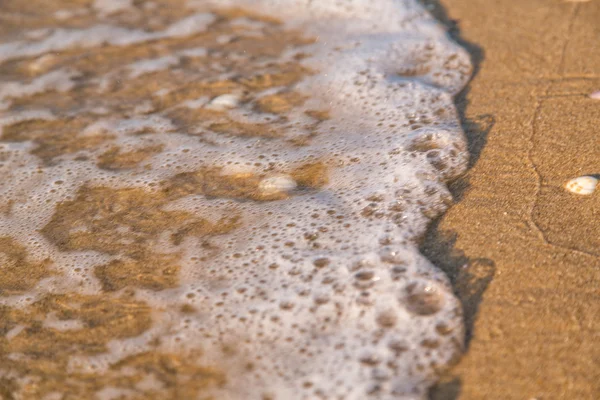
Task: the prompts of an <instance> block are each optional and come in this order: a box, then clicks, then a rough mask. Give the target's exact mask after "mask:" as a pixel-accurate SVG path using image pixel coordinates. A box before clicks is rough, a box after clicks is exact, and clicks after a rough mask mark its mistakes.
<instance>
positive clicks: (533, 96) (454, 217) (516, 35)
mask: <svg viewBox="0 0 600 400" xmlns="http://www.w3.org/2000/svg"><path fill="white" fill-rule="evenodd" d="M441 3H442V4H441V5H439V4H436V5H432V6H435V7H436V8H435V13H436V14H437V16H438V18H440V19H441V20H442V21H445V22H446V23H447V24H448V25H449V26H452V27H453V29H452V30H453V32H454V34H455V36H456V37H457V40H459V41H460V42H462V44H463V45H466V46H467V47H468V48H469V49H470V51H471V54H472V55H473V59H474V61H475V65H476V74H475V76H474V78H473V80H472V82H471V84H470V85H469V86H468V87H467V89H466V90H465V91H464V92H463V93H462V94H461V95H460V96H459V97H458V99H457V103H458V106H459V109H460V110H461V111H462V112H463V117H464V119H463V123H464V126H465V129H466V131H467V134H468V136H469V141H470V146H471V152H472V168H471V169H470V171H469V172H468V173H467V174H466V176H464V178H463V179H461V180H460V181H458V182H456V183H455V184H454V194H455V196H456V197H457V199H458V202H457V204H456V205H455V206H454V207H452V208H451V209H450V211H449V212H448V213H446V214H445V215H444V216H443V217H442V218H441V220H439V221H438V223H437V224H436V225H435V226H434V227H433V228H432V229H431V230H430V232H429V234H428V237H427V239H426V242H425V244H424V245H423V248H422V250H423V252H424V253H425V254H426V255H427V256H428V257H430V258H431V259H432V260H433V261H434V262H435V263H436V264H437V265H438V266H440V267H442V268H443V269H444V270H445V271H446V272H447V273H448V274H449V275H450V276H451V279H452V280H453V282H454V284H455V288H456V291H457V294H458V296H459V297H460V298H461V300H462V301H463V304H464V308H465V314H466V320H467V329H468V335H469V345H468V350H467V353H466V354H465V356H464V357H463V358H462V360H461V361H460V362H459V364H458V365H457V366H456V367H455V368H454V370H453V371H451V373H450V374H449V375H448V376H447V377H446V379H445V380H444V381H443V382H442V383H440V384H439V385H438V387H437V388H436V390H434V391H433V394H432V398H435V399H538V400H541V399H594V398H598V397H599V396H600V379H599V378H600V368H599V367H600V365H599V364H600V348H599V347H598V345H597V341H598V335H599V334H598V332H599V330H600V321H599V320H598V318H597V317H598V315H599V314H600V302H599V301H598V300H599V295H600V290H599V286H598V285H599V281H600V259H599V258H598V255H599V254H600V246H599V245H600V226H599V225H598V223H597V221H598V215H599V214H600V197H599V196H598V194H597V193H596V194H595V195H592V196H588V197H586V196H577V195H573V194H571V193H569V192H567V191H565V190H564V189H563V185H564V184H565V182H567V181H568V180H569V179H571V178H574V177H577V176H580V175H585V174H598V173H600V158H599V157H598V155H599V154H600V140H598V134H599V132H598V122H599V121H600V103H599V102H598V101H597V100H592V99H590V98H589V97H588V96H589V94H590V93H592V92H594V91H596V90H598V89H599V88H600V76H599V74H598V73H599V71H600V51H599V47H598V46H599V45H598V43H599V42H598V38H599V37H600V25H599V23H598V21H600V3H599V2H597V1H589V2H565V1H541V0H531V1H520V0H512V1H502V2H498V1H493V0H445V1H442V2H441Z"/></svg>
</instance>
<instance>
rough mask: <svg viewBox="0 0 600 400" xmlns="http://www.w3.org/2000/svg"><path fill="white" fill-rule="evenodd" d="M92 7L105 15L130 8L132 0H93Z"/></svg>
mask: <svg viewBox="0 0 600 400" xmlns="http://www.w3.org/2000/svg"><path fill="white" fill-rule="evenodd" d="M93 7H94V9H95V10H96V11H97V12H99V13H100V14H101V15H102V16H106V15H111V14H115V13H118V12H122V11H125V10H127V9H130V8H132V7H133V0H94V3H93Z"/></svg>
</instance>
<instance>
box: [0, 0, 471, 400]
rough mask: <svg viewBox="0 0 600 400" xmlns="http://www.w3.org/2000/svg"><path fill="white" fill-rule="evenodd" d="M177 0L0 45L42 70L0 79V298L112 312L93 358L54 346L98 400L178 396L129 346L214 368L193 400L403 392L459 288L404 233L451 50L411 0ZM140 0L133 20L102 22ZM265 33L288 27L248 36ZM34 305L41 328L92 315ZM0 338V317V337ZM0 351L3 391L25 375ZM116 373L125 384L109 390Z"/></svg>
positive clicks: (458, 52)
mask: <svg viewBox="0 0 600 400" xmlns="http://www.w3.org/2000/svg"><path fill="white" fill-rule="evenodd" d="M155 3H156V4H157V9H158V10H159V11H160V10H170V12H173V11H172V9H173V8H174V7H173V6H171V8H170V9H169V8H168V7H169V5H168V4H166V6H165V7H164V9H161V8H160V7H161V2H155ZM178 7H179V8H180V9H181V10H187V11H186V12H185V13H184V15H171V14H165V15H167V16H166V17H164V19H163V20H161V19H160V18H161V15H162V14H161V13H160V12H159V11H154V7H152V9H153V10H150V11H148V9H150V8H151V7H145V8H144V9H141V8H137V7H136V6H135V5H134V3H133V2H128V1H118V2H117V1H116V2H110V1H108V2H107V1H96V2H94V5H93V7H92V10H91V11H90V12H92V13H94V12H96V13H97V17H98V19H99V22H98V24H97V25H92V26H86V27H69V28H52V29H50V31H49V32H48V33H47V35H46V36H45V37H42V38H39V39H37V40H18V41H10V40H8V39H2V40H4V43H3V44H0V63H4V64H5V67H6V68H12V69H11V71H13V73H14V75H15V76H18V73H19V71H23V70H24V67H25V66H27V65H29V64H35V63H37V64H35V65H36V66H38V65H43V67H36V68H37V69H35V70H34V72H35V73H34V75H35V74H37V75H36V76H33V77H30V76H27V77H25V76H23V77H20V78H18V79H15V80H13V81H6V82H3V83H2V86H0V99H1V100H3V101H4V102H5V104H6V106H5V108H6V110H5V111H3V114H2V115H1V118H0V125H2V128H3V131H2V139H1V142H2V143H0V145H1V146H2V149H1V150H2V153H1V154H2V164H1V166H0V168H1V169H2V171H3V173H4V179H3V180H2V182H0V190H1V191H2V198H3V201H4V202H5V203H6V204H5V207H4V206H3V207H4V208H3V209H5V210H6V211H5V212H2V213H0V236H2V237H7V238H11V239H10V240H12V241H14V243H19V246H22V247H23V249H24V250H23V251H22V252H23V254H24V255H22V256H19V257H21V258H14V257H17V256H14V255H13V253H6V254H5V256H3V257H5V258H6V259H7V260H8V261H7V262H17V263H19V262H20V263H21V264H23V263H24V262H25V261H24V260H27V263H28V264H23V265H31V267H30V268H33V266H36V267H35V268H37V269H36V271H37V270H39V271H41V272H39V276H40V279H39V281H37V282H36V283H35V284H22V285H16V284H15V285H12V286H10V287H9V286H7V284H4V286H3V284H2V282H0V289H2V297H0V303H2V304H3V306H4V307H8V308H10V309H19V310H26V312H29V313H32V312H33V311H31V310H32V309H35V310H38V309H40V307H41V306H37V305H38V304H47V303H48V301H49V300H47V299H48V296H49V295H50V294H52V296H67V295H68V296H71V297H68V299H70V300H68V301H67V300H61V301H64V302H65V304H67V303H68V304H70V305H71V306H70V307H74V308H75V309H77V310H81V309H82V307H83V308H85V307H87V306H85V305H86V304H89V302H92V300H90V299H93V301H94V302H101V304H104V303H103V302H106V305H105V306H102V307H105V308H106V309H107V310H112V309H113V308H111V307H117V308H119V307H121V308H123V309H124V310H130V311H127V312H131V314H130V317H128V318H129V319H123V320H120V321H122V322H120V323H119V324H125V322H123V321H138V322H136V325H135V326H136V327H137V328H136V329H133V328H132V329H131V330H130V331H126V332H124V333H123V332H121V333H118V334H117V333H115V334H114V335H113V336H110V335H109V333H110V332H112V331H110V330H108V331H107V332H109V333H104V335H105V336H106V337H108V338H110V341H107V342H106V343H103V344H102V345H97V347H96V348H95V349H96V350H95V351H84V350H81V348H83V349H85V348H86V347H85V345H84V344H82V345H81V346H80V347H78V348H77V349H74V348H72V347H69V346H68V344H65V345H64V346H66V348H68V349H69V351H66V352H63V353H65V354H66V355H65V357H66V358H65V363H66V370H67V371H70V373H74V372H75V371H77V372H78V373H82V371H83V372H85V373H88V374H96V375H97V376H98V377H99V378H97V379H99V382H105V383H104V384H103V385H104V386H102V387H101V388H100V389H98V388H95V389H89V390H92V391H95V392H94V393H95V394H96V395H97V396H99V397H100V398H112V397H114V396H117V395H123V396H125V398H129V397H134V395H138V394H139V393H142V394H146V395H150V394H152V395H158V394H157V393H162V395H161V396H163V398H169V397H168V396H181V395H182V394H181V393H182V392H164V393H163V392H161V390H171V389H170V386H169V384H167V383H165V382H166V381H164V382H162V383H160V382H159V381H160V374H159V373H158V372H156V371H157V369H156V368H158V367H152V368H149V367H148V368H143V367H140V365H142V364H135V363H132V361H131V360H132V357H138V358H136V359H135V360H139V359H140V358H139V357H142V356H141V355H145V354H148V352H150V353H152V354H159V353H160V354H169V357H179V358H177V359H178V360H180V359H181V360H185V362H184V361H180V362H179V364H177V365H188V363H197V364H198V365H201V366H208V367H210V368H214V369H216V370H219V371H224V372H223V374H224V378H223V379H221V380H218V379H216V378H215V381H214V382H216V383H215V384H212V385H209V384H207V386H206V387H205V386H202V387H201V389H198V390H200V392H194V393H195V395H196V396H198V398H204V397H200V394H199V393H201V394H202V395H203V396H207V395H212V396H214V398H217V399H342V398H343V399H365V398H374V399H419V398H425V397H426V393H427V390H428V388H429V387H430V386H431V385H432V384H433V383H434V382H435V380H436V377H437V376H438V374H439V372H440V371H442V370H443V369H444V368H446V367H447V366H448V365H449V364H450V363H451V362H452V361H453V360H455V359H456V358H457V356H459V355H460V354H461V352H462V348H463V340H464V328H463V321H462V311H461V306H460V303H459V301H458V300H457V299H456V297H455V296H454V295H453V292H452V288H451V287H450V284H449V281H448V279H447V277H446V276H445V275H444V274H443V273H442V272H441V271H440V270H439V269H438V268H436V267H435V266H434V265H432V264H431V263H430V262H429V261H428V260H427V259H425V257H423V256H422V255H421V254H420V253H419V250H418V243H419V239H420V238H421V237H422V236H423V234H424V233H425V230H426V228H427V226H428V224H429V223H430V221H431V220H432V219H434V218H436V217H437V216H439V215H440V214H441V213H443V212H444V211H445V210H446V209H447V208H448V207H449V206H450V205H451V204H452V201H453V200H452V196H451V194H450V192H449V190H448V188H447V186H446V185H447V183H448V182H449V181H451V180H453V179H455V178H457V177H458V176H460V174H462V173H463V172H464V171H465V169H466V167H467V162H468V151H467V147H466V141H465V137H464V135H463V132H462V130H461V127H460V122H459V120H458V116H457V113H456V110H455V108H454V104H453V96H454V95H456V94H457V93H458V92H459V91H460V90H461V89H462V88H463V87H464V86H465V84H466V83H467V81H468V80H469V78H470V74H471V63H470V60H469V56H468V54H467V53H466V51H465V50H464V49H462V48H461V47H459V46H458V45H457V44H456V43H454V42H453V41H452V40H451V39H450V38H449V37H448V35H447V33H446V32H445V30H444V28H443V27H442V26H441V25H440V24H439V23H438V22H436V21H435V20H434V18H433V17H432V16H431V15H430V14H428V13H427V12H426V10H424V9H423V7H422V6H421V5H419V4H418V3H417V2H416V1H413V0H377V1H373V0H345V1H341V0H319V1H311V0H289V1H281V0H215V1H213V2H210V1H189V2H187V4H186V5H185V6H184V5H183V4H181V5H179V6H178ZM186 7H187V8H186ZM232 7H235V8H241V9H242V10H246V11H239V10H237V11H226V12H225V11H223V10H231V8H232ZM67 11H68V10H67ZM164 12H165V13H167V12H168V11H164ZM143 13H150V14H152V17H153V18H155V20H152V21H150V22H152V23H155V27H131V22H127V23H128V24H129V25H127V26H120V25H119V24H120V23H121V22H122V21H136V20H137V21H139V20H142V19H143V18H140V15H146V14H143ZM240 13H241V14H243V15H242V16H240V15H239V14H240ZM63 14H64V13H63ZM261 15H262V16H266V17H265V18H263V17H261ZM273 17H275V18H277V19H278V20H279V21H275V20H273V19H272V18H273ZM111 18H114V20H111ZM119 18H122V19H119ZM123 18H129V19H126V20H125V19H123ZM148 18H150V15H149V16H148ZM177 18H178V19H177ZM289 32H294V35H300V36H302V37H303V38H305V39H297V40H295V41H291V40H290V41H289V42H286V41H285V40H283V42H282V43H281V44H277V43H276V44H274V45H272V47H271V48H270V49H271V50H265V49H263V48H260V46H256V47H253V46H254V45H253V43H257V42H256V41H264V42H260V43H264V44H263V46H267V45H269V43H271V42H269V40H271V41H276V40H277V38H276V37H275V36H274V35H281V37H282V38H283V37H284V36H283V35H287V34H290V33H289ZM211 35H213V36H214V37H213V36H211ZM225 36H226V37H227V38H228V40H227V41H224V40H222V38H223V37H225ZM294 37H296V36H294ZM239 43H246V45H245V46H246V47H244V46H242V45H240V44H239ZM136 46H137V47H136ZM278 46H279V47H278ZM121 47H122V48H124V50H123V51H122V53H117V54H119V55H118V56H117V57H113V58H111V57H112V56H111V53H109V51H113V50H112V49H116V48H121ZM265 48H266V47H265ZM198 49H201V51H198ZM273 49H276V50H273ZM115 51H116V50H115ZM50 52H59V53H58V54H57V57H58V59H57V60H56V61H54V60H51V61H49V62H46V63H43V64H40V63H39V60H40V58H41V57H44V56H45V54H47V53H50ZM60 52H64V53H65V54H64V55H63V54H61V53H60ZM69 52H71V53H69ZM77 52H88V53H77ZM127 53H129V54H127ZM81 54H86V57H88V56H89V55H90V54H91V56H92V57H96V54H98V55H97V57H98V58H97V60H99V61H98V62H96V63H95V64H94V65H89V64H86V62H85V60H84V58H85V57H82V56H81ZM120 57H121V58H120ZM61 60H62V61H61ZM69 60H71V61H69ZM94 60H95V59H94ZM0 66H2V64H0ZM249 66H252V68H254V69H255V70H249V69H248V68H249ZM67 67H68V69H66V68H67ZM30 71H31V70H30ZM98 71H100V72H98ZM30 73H31V72H30ZM138 81H139V82H142V83H141V84H139V85H138V86H135V85H136V82H138ZM199 83H200V84H199ZM194 85H195V86H194ZM52 93H54V94H52ZM53 95H54V96H59V97H55V98H53V97H52V96H53ZM24 106H27V107H28V108H29V109H30V110H31V111H24V110H23V109H22V108H23V107H24ZM34 110H35V111H34ZM7 240H8V239H7ZM7 243H8V242H7ZM10 243H13V242H10ZM0 244H1V243H0ZM15 246H16V245H15ZM19 248H20V247H19ZM0 250H2V247H0ZM2 251H4V250H2ZM19 254H21V253H19ZM25 254H26V255H25ZM11 257H13V258H11ZM13 259H14V260H17V261H14V260H13ZM3 260H4V259H3ZM11 260H13V261H11ZM19 260H21V261H19ZM44 260H48V261H47V263H46V264H43V262H45V261H44ZM11 265H12V264H11ZM19 265H20V264H19ZM22 273H23V274H26V273H27V272H25V271H23V272H22ZM6 279H7V278H6ZM73 293H76V294H77V296H84V297H77V298H76V299H78V300H74V299H75V298H74V297H72V296H75V295H74V294H73ZM95 296H96V297H95ZM98 296H100V297H98ZM60 298H61V299H63V297H60ZM82 299H86V300H85V301H84V300H82ZM98 299H102V300H98ZM44 301H45V302H44ZM86 301H87V303H86ZM120 302H124V303H123V304H125V305H121V306H120V305H119V304H121V303H120ZM52 304H54V303H52ZM73 304H76V305H73ZM94 304H95V303H94ZM140 304H144V306H143V307H149V310H151V311H143V310H146V309H145V308H143V307H142V306H141V305H140ZM36 307H37V308H36ZM140 307H142V308H140ZM51 310H54V311H52V312H49V311H46V313H47V314H45V317H44V318H45V319H44V322H43V327H44V328H43V329H45V331H44V332H57V331H60V333H53V335H67V334H69V332H74V331H82V332H84V333H85V330H86V329H88V330H90V332H96V331H94V330H93V327H95V326H96V325H93V324H91V323H90V322H89V321H90V318H91V317H89V318H88V317H82V316H80V314H78V312H80V311H72V312H71V313H67V314H65V312H64V311H62V309H60V310H59V311H56V310H55V309H54V308H51ZM140 310H142V311H140ZM24 312H25V311H24ZM36 312H37V311H36ZM146 312H148V313H150V314H149V315H151V321H152V322H151V323H150V322H147V320H146V319H143V321H145V322H139V321H142V319H141V318H142V317H141V316H140V315H146V314H144V313H146ZM57 313H58V314H57ZM109 314H110V313H109ZM27 315H29V314H27ZM36 315H37V314H36ZM57 315H58V317H57ZM85 315H87V314H85ZM110 315H112V314H110ZM37 318H39V317H37ZM86 318H87V319H86ZM106 318H108V317H106ZM106 318H105V319H104V322H103V323H102V324H105V325H106V326H113V325H110V324H111V323H112V322H111V321H112V320H109V319H106ZM144 318H145V317H144ZM148 318H150V317H148ZM19 321H21V322H19V324H24V323H25V324H26V323H27V322H23V321H27V319H23V320H19ZM92 325H93V326H92ZM106 329H109V328H106ZM23 332H28V330H27V329H23V327H22V325H18V324H16V322H15V325H14V327H13V328H12V329H10V330H7V331H6V340H7V341H8V342H10V343H17V342H18V340H19V338H21V337H23V335H25V333H23ZM103 332H104V331H103ZM119 332H120V331H119ZM90 335H93V333H90ZM55 340H58V339H55ZM15 341H16V342H15ZM19 343H20V342H19ZM85 343H87V342H85ZM23 346H25V345H23ZM23 346H22V347H19V349H21V350H18V349H16V348H15V350H12V353H11V354H16V353H24V352H25V353H26V351H25V350H23V348H26V347H23ZM49 351H50V352H51V350H49ZM156 357H158V356H156ZM161 357H162V356H161ZM165 357H166V356H165ZM142 359H143V358H142ZM153 360H154V359H153ZM161 360H162V358H161ZM136 362H138V361H136ZM139 362H141V361H139ZM148 362H150V361H148ZM123 365H125V366H126V368H129V369H120V368H125V367H122V366H123ZM152 365H154V364H152ZM161 365H162V364H161ZM10 368H11V367H10V366H6V367H3V366H1V365H0V370H1V372H2V374H3V375H4V376H7V377H10V379H16V382H17V387H20V388H21V389H19V390H25V388H26V386H27V382H29V381H30V380H31V379H33V380H36V379H38V380H41V381H43V382H45V380H44V378H43V376H44V375H39V374H41V373H38V372H30V373H27V372H24V373H22V372H16V371H21V370H16V369H15V370H11V369H10ZM136 368H138V369H137V370H136ZM172 368H173V370H174V371H176V374H179V375H181V376H183V374H186V373H191V372H189V371H190V369H182V368H183V367H172ZM177 368H179V369H177ZM186 368H187V367H186ZM190 368H192V367H190ZM132 371H137V372H136V373H139V374H141V375H140V376H143V379H142V378H140V379H139V380H137V381H135V382H137V383H136V384H135V385H138V386H135V387H134V386H127V385H125V386H123V384H122V383H118V382H123V379H125V378H123V377H125V376H128V377H131V376H133V375H132V374H133V373H134V372H132ZM191 371H197V370H196V369H192V370H191ZM202 371H204V370H202ZM194 373H197V372H194ZM28 374H29V375H28ZM31 374H33V375H31ZM36 374H38V375H36ZM203 374H204V375H193V374H192V375H190V376H191V378H189V379H188V378H186V380H185V385H184V384H183V383H178V384H179V385H182V387H185V388H188V386H189V385H190V382H192V383H193V382H194V380H196V381H198V380H201V378H199V376H202V377H203V378H202V379H204V377H205V376H209V375H207V374H208V372H203ZM14 376H17V378H14ZM78 376H80V375H74V377H73V378H72V379H71V381H74V382H77V379H78ZM210 376H212V375H210ZM119 379H121V380H119ZM173 379H176V378H173ZM211 379H212V378H211ZM71 381H70V382H71ZM140 382H145V383H144V384H142V383H140ZM152 382H154V383H152ZM157 382H159V383H157ZM169 382H171V381H169ZM211 382H213V381H211ZM214 382H213V383H214ZM171 383H172V382H171ZM75 384H78V383H73V382H71V383H69V384H67V383H64V387H63V388H62V389H61V386H60V385H58V387H56V386H53V387H52V390H54V391H57V392H58V393H60V392H61V390H63V391H64V392H63V393H66V392H68V391H69V390H72V389H71V386H69V385H75ZM119 385H121V386H119ZM131 385H133V384H131ZM161 385H162V386H161ZM186 385H187V386H186ZM40 387H43V386H40ZM193 388H196V386H193ZM86 390H88V389H86ZM173 390H175V389H173ZM181 390H183V389H181ZM186 390H187V389H186ZM190 390H191V389H190ZM78 393H81V392H78ZM149 393H150V394H149ZM173 393H180V394H179V395H174V394H173ZM186 393H187V392H186ZM190 393H191V392H190ZM164 396H167V397H164ZM172 398H182V397H172ZM186 398H187V397H186Z"/></svg>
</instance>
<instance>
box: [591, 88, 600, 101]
mask: <svg viewBox="0 0 600 400" xmlns="http://www.w3.org/2000/svg"><path fill="white" fill-rule="evenodd" d="M590 99H594V100H600V90H598V91H597V92H594V93H592V94H590Z"/></svg>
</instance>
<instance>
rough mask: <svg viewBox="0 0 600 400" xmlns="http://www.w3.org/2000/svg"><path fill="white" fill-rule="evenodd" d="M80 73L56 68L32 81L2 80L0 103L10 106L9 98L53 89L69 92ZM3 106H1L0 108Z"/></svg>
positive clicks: (6, 106)
mask: <svg viewBox="0 0 600 400" xmlns="http://www.w3.org/2000/svg"><path fill="white" fill-rule="evenodd" d="M78 76H79V73H78V72H76V71H71V70H62V69H60V70H56V71H52V72H49V73H47V74H45V75H42V76H40V77H38V78H35V79H34V80H32V81H31V82H30V83H21V82H2V83H0V104H5V106H4V108H8V106H9V105H10V103H9V102H8V101H7V100H8V99H11V98H12V99H15V98H20V97H28V96H32V95H34V94H38V93H43V92H47V91H51V90H55V91H58V92H68V91H69V90H71V89H72V88H73V87H74V86H75V82H74V79H75V78H77V77H78ZM2 108H3V107H2V106H0V109H2Z"/></svg>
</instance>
